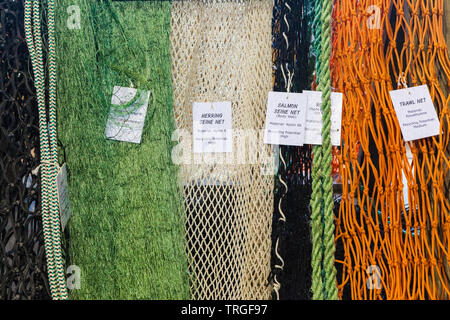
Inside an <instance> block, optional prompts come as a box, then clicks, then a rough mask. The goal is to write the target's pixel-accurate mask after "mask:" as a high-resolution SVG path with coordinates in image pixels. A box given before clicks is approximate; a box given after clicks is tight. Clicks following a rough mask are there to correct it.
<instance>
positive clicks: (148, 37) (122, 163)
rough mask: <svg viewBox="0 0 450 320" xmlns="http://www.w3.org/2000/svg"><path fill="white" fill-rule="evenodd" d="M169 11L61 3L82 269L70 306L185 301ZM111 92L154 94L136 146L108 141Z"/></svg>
mask: <svg viewBox="0 0 450 320" xmlns="http://www.w3.org/2000/svg"><path fill="white" fill-rule="evenodd" d="M70 6H75V7H71V8H72V9H73V10H72V9H71V10H68V8H69V7H70ZM77 8H78V10H79V13H80V17H81V21H79V28H76V11H77ZM170 8H171V4H170V3H169V2H159V1H158V2H155V1H152V2H147V1H140V2H136V1H134V2H130V1H127V2H111V1H91V0H62V1H58V3H57V14H56V17H57V19H58V21H57V58H58V60H57V65H58V134H59V137H60V139H61V140H62V141H63V143H64V145H65V147H66V154H67V165H68V169H69V170H70V180H69V192H70V200H71V212H72V216H71V220H70V221H69V225H68V227H69V228H70V231H71V235H72V238H71V239H72V242H71V251H70V253H71V257H72V263H73V264H74V265H77V266H78V267H79V268H80V270H81V288H80V289H77V290H73V291H72V295H71V298H75V299H187V298H189V287H188V273H187V265H186V257H185V253H184V245H183V234H184V220H183V214H182V213H183V212H182V199H181V193H179V191H178V190H177V189H176V185H177V184H176V171H175V167H174V165H173V163H172V160H171V158H170V151H171V149H172V142H171V141H170V137H171V134H172V131H173V128H174V125H173V122H174V120H173V104H172V86H171V81H170V74H171V72H170V70H171V69H170V65H171V64H170V51H169V50H170V42H169V33H170ZM68 12H69V13H70V14H68ZM73 19H75V20H73ZM69 26H71V28H69ZM114 86H122V87H134V88H137V89H142V90H150V92H151V93H150V100H149V105H148V109H147V117H146V121H145V125H144V129H143V135H142V140H141V143H140V144H134V143H127V142H119V141H114V140H109V139H106V137H105V127H106V123H107V117H108V114H109V112H110V107H111V97H112V95H113V88H114Z"/></svg>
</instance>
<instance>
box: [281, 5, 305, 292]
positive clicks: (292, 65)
mask: <svg viewBox="0 0 450 320" xmlns="http://www.w3.org/2000/svg"><path fill="white" fill-rule="evenodd" d="M310 10H311V6H310V5H309V4H308V2H307V1H302V0H300V1H291V0H279V1H276V2H275V6H274V10H273V48H274V67H275V68H274V80H275V83H274V91H290V92H302V90H305V89H308V86H309V83H311V80H312V69H313V66H312V63H311V62H312V59H311V58H310V56H309V49H310V44H311V23H310V18H311V12H310ZM289 79H292V84H289V83H290V82H289ZM279 152H280V161H279V169H278V173H277V177H276V179H275V192H274V213H273V231H272V281H273V283H274V291H273V298H275V299H310V298H311V292H310V288H311V247H312V244H311V230H310V213H309V202H310V198H311V163H312V148H311V146H310V145H305V146H302V147H290V146H281V147H280V151H279Z"/></svg>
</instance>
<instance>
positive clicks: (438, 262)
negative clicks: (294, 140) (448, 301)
mask: <svg viewBox="0 0 450 320" xmlns="http://www.w3.org/2000/svg"><path fill="white" fill-rule="evenodd" d="M443 4H444V1H442V0H437V1H431V0H365V1H353V0H337V1H335V7H334V17H335V19H334V20H335V25H334V39H333V59H332V63H331V65H332V73H333V83H334V86H335V87H336V88H337V90H338V91H340V92H344V94H345V97H344V109H343V119H342V124H343V125H342V149H341V151H342V152H341V155H340V158H339V161H340V168H339V172H340V174H341V179H342V183H343V194H342V203H341V206H340V210H339V215H338V224H337V228H336V241H338V243H341V244H342V246H343V247H344V252H345V253H344V257H343V259H340V260H338V261H337V262H338V263H340V264H341V265H342V277H341V280H340V281H339V289H340V295H342V294H343V293H344V292H347V293H348V292H350V294H351V297H352V298H353V299H445V298H448V297H449V296H450V282H449V275H450V272H449V270H450V269H449V262H450V256H449V248H450V241H449V240H450V239H449V235H450V219H449V218H450V215H449V212H450V207H449V188H448V179H449V172H450V171H449V137H450V131H449V120H450V118H449V103H450V96H449V79H450V61H449V56H448V50H447V47H446V44H445V38H444V35H443V22H444V20H443ZM447 21H448V18H447ZM421 84H426V85H427V86H428V88H429V90H430V95H431V97H432V99H433V103H434V106H435V108H436V111H437V114H438V116H439V119H440V123H441V132H440V134H439V135H438V136H435V137H431V138H426V139H420V140H416V141H412V142H409V143H408V144H407V145H408V146H409V149H410V150H411V152H410V153H409V154H410V156H411V157H412V160H410V159H408V153H407V149H406V145H405V143H404V142H403V139H402V135H401V131H400V127H399V124H398V120H397V118H396V116H395V111H394V108H393V106H392V102H391V99H390V96H389V91H390V90H394V89H398V88H402V87H404V86H406V85H407V86H408V87H413V86H417V85H421ZM403 174H404V177H403ZM404 187H407V188H406V189H405V190H404ZM406 199H408V200H409V203H408V204H407V203H406ZM374 277H375V279H376V277H379V280H380V282H379V286H376V285H377V284H376V282H375V283H374ZM375 286H376V287H375Z"/></svg>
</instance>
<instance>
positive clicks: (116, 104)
mask: <svg viewBox="0 0 450 320" xmlns="http://www.w3.org/2000/svg"><path fill="white" fill-rule="evenodd" d="M149 98H150V91H144V90H138V89H134V88H127V87H119V86H115V87H114V90H113V95H112V99H111V109H110V112H109V116H108V121H107V123H106V131H105V135H106V138H108V139H113V140H118V141H125V142H133V143H141V138H142V130H143V129H144V123H145V116H146V114H147V107H148V101H149Z"/></svg>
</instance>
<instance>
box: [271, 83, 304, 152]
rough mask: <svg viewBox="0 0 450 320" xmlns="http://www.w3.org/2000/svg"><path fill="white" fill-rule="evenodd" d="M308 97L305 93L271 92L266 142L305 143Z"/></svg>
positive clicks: (294, 144)
mask: <svg viewBox="0 0 450 320" xmlns="http://www.w3.org/2000/svg"><path fill="white" fill-rule="evenodd" d="M307 99H308V98H307V96H306V95H304V94H303V93H287V92H274V91H271V92H269V97H268V100H267V113H266V127H265V130H264V143H266V144H274V145H284V146H302V145H303V143H304V140H305V121H306V106H307V103H308V100H307Z"/></svg>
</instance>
